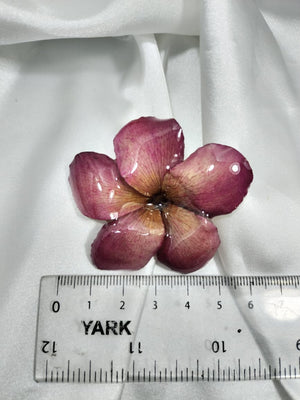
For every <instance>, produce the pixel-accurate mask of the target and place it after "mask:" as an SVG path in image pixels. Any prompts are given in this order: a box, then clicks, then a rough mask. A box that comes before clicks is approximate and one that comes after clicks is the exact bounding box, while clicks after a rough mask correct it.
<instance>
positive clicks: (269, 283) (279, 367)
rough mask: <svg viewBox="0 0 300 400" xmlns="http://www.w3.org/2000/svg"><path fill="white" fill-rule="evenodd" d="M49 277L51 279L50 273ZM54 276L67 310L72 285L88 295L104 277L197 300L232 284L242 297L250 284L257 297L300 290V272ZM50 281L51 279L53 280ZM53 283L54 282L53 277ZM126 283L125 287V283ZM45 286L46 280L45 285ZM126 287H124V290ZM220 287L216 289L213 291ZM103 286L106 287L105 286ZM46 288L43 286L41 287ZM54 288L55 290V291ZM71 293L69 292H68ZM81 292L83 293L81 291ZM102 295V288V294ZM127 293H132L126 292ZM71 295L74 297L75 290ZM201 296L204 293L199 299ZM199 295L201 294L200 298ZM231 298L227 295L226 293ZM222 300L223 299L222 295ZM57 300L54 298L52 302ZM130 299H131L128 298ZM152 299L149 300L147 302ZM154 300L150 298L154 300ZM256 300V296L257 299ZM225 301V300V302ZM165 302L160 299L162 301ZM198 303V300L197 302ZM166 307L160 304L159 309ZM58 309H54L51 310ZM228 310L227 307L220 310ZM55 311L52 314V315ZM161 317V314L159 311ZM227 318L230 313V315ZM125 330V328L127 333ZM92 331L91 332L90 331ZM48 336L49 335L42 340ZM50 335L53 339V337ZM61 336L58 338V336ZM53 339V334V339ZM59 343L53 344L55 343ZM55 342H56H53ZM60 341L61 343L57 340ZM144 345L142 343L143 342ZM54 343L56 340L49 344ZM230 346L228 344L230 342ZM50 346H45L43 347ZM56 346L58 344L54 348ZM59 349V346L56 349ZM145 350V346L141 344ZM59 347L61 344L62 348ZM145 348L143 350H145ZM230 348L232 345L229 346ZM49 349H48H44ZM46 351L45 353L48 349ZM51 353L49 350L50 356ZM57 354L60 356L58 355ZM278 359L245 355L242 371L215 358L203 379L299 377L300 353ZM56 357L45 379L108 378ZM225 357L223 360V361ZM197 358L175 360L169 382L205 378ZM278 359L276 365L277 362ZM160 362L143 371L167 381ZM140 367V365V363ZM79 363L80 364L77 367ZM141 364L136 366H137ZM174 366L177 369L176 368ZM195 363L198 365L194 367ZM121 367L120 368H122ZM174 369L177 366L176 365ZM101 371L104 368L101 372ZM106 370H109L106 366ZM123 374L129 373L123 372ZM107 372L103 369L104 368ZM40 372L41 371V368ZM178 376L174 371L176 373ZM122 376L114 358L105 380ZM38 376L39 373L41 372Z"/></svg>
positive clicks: (110, 282) (105, 282) (109, 282)
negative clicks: (59, 363)
mask: <svg viewBox="0 0 300 400" xmlns="http://www.w3.org/2000/svg"><path fill="white" fill-rule="evenodd" d="M46 278H47V277H46ZM50 278H55V282H54V285H53V283H52V286H51V287H52V291H53V292H54V294H56V296H59V302H60V304H61V310H60V311H62V310H63V307H62V305H63V301H64V298H65V297H64V292H65V291H67V290H68V288H71V289H72V288H73V289H75V290H76V289H78V290H80V286H82V287H86V288H87V289H89V291H88V290H87V291H86V295H89V296H92V294H93V295H95V296H96V292H94V289H96V286H99V281H100V284H101V286H102V287H104V286H105V287H106V289H109V290H112V289H113V290H116V288H117V287H118V288H120V289H121V290H122V295H123V296H124V295H125V286H126V287H127V286H131V287H133V288H135V289H137V288H139V289H140V288H141V287H142V286H144V285H147V286H150V285H153V286H154V293H155V295H156V296H157V295H160V292H159V289H160V288H161V287H167V288H170V287H171V289H172V288H175V287H176V293H177V290H180V291H181V292H178V293H183V294H184V293H185V294H186V295H187V296H190V297H191V299H192V301H193V298H194V297H193V296H196V295H197V296H198V295H200V296H201V293H203V292H206V290H207V293H209V295H211V294H212V293H215V292H216V291H217V290H218V291H219V295H220V296H223V288H224V287H225V288H226V287H228V288H229V287H231V288H235V289H238V295H239V296H240V290H241V293H242V294H243V296H245V293H247V292H245V289H247V288H248V290H249V292H250V295H251V296H252V295H254V296H256V293H257V292H256V290H254V288H256V287H257V288H260V287H261V289H259V290H260V292H259V295H261V290H263V289H264V288H265V290H272V291H274V290H275V292H274V294H275V295H276V296H278V297H277V298H278V299H279V298H280V297H279V291H280V295H282V296H284V295H285V294H286V291H287V290H288V288H290V289H295V288H299V285H298V283H299V276H263V277H245V276H244V277H239V276H235V277H222V276H215V277H211V276H197V275H196V276H185V275H184V276H155V275H154V276H153V275H152V276H143V275H142V276H139V275H136V276H130V275H128V276H119V275H116V276H114V275H111V276H109V275H107V276H104V277H101V276H96V275H93V276H84V275H79V276H76V275H69V276H68V275H59V276H56V277H48V279H50ZM45 281H46V279H45V278H43V282H45ZM49 282H50V281H49ZM52 282H53V281H52ZM125 284H126V285H125ZM43 285H44V283H43ZM191 285H192V286H195V289H196V286H199V288H203V290H201V291H200V292H199V289H198V291H197V292H196V291H195V290H194V289H193V290H192V291H191V290H190V288H191ZM48 286H49V287H50V285H48ZM209 287H211V288H212V289H213V290H214V291H213V292H212V291H209ZM123 288H124V289H123ZM214 288H215V289H214ZM100 289H101V287H100ZM41 290H42V289H41ZM276 290H278V292H277V294H276ZM53 292H52V293H53ZM66 293H69V292H66ZM81 293H84V292H82V291H81ZM100 293H101V292H100ZM126 294H127V293H126ZM71 296H73V295H72V294H71ZM204 296H208V294H205V295H204ZM198 298H200V297H198ZM243 298H245V300H246V296H245V297H241V299H242V300H243ZM195 299H196V298H195ZM225 299H226V297H225ZM222 300H223V297H222ZM52 301H53V300H52ZM125 301H126V299H125ZM147 301H148V300H147ZM149 301H150V300H149ZM159 301H160V297H159ZM254 301H255V298H254ZM222 303H223V301H222ZM160 304H161V303H160ZM193 304H194V303H193ZM160 310H161V308H160ZM52 312H53V309H52ZM54 312H55V314H53V317H54V316H55V315H60V313H59V314H56V313H57V312H58V311H54ZM221 312H223V311H221ZM254 312H259V311H257V309H256V308H255V309H254ZM51 315H52V314H51ZM155 315H156V314H155ZM225 316H226V314H225ZM92 318H93V316H91V319H92ZM124 332H126V331H124ZM90 333H91V331H90ZM43 339H48V338H47V337H46V338H43ZM50 339H51V338H49V339H48V340H50ZM58 339H59V338H58ZM52 340H53V338H52ZM225 341H226V337H225ZM55 342H56V344H57V338H56V337H55ZM55 342H53V343H54V346H55ZM50 343H52V342H50ZM58 343H59V341H58ZM142 343H143V342H142ZM50 345H51V344H50ZM56 346H57V345H56ZM49 347H50V346H48V347H47V349H49ZM226 347H227V346H226ZM44 348H45V347H44ZM53 348H55V347H53ZM56 348H57V347H56ZM142 349H143V347H142ZM59 350H60V348H59ZM143 350H144V349H143ZM227 350H228V348H227ZM43 352H44V351H43ZM44 353H46V352H44ZM49 355H50V354H49ZM58 355H60V354H59V353H58ZM274 356H275V358H274V362H272V363H270V364H267V365H266V367H263V366H262V361H261V358H258V365H257V368H253V367H252V366H251V365H247V363H244V361H245V360H243V363H242V361H241V359H240V358H238V359H237V358H236V360H237V361H238V368H237V370H236V371H235V370H233V369H231V366H230V365H226V364H225V365H224V364H223V362H222V364H223V365H221V360H220V359H217V358H215V362H216V365H215V368H211V366H210V367H208V368H207V376H205V375H206V374H205V373H204V370H205V371H206V368H205V369H204V370H202V375H201V378H202V380H205V379H207V380H208V381H209V380H212V381H216V380H217V381H222V380H231V379H232V372H233V374H234V379H238V380H246V379H248V380H256V379H265V380H266V379H283V378H285V379H286V378H290V379H295V378H297V377H299V376H300V357H297V359H296V360H297V362H296V363H295V362H294V361H292V360H289V361H292V362H290V363H288V362H287V363H286V361H288V360H286V359H285V358H283V359H282V357H281V356H277V361H276V355H274ZM142 357H143V356H141V358H139V360H141V359H142V360H143V358H142ZM52 360H54V358H51V359H50V358H49V361H48V359H47V360H45V361H44V360H43V362H44V364H43V365H44V367H43V369H44V371H42V374H41V376H42V377H43V380H44V381H45V382H49V381H50V382H58V381H59V382H60V381H61V382H70V381H72V377H73V381H75V372H76V378H77V381H78V382H79V383H82V382H83V383H87V382H92V381H93V379H94V381H95V382H96V381H99V382H102V381H103V377H101V376H100V375H99V379H98V376H97V371H96V370H94V368H93V369H92V365H91V363H92V360H89V362H88V361H87V365H86V366H85V367H84V366H83V365H80V366H78V365H77V366H76V365H74V367H73V365H72V368H71V360H70V359H69V360H67V365H66V364H65V367H64V368H63V369H58V368H57V367H52V365H53V364H52ZM222 360H223V359H222ZM195 361H196V366H195V364H194V367H191V366H190V365H188V366H187V365H184V364H183V363H182V362H181V358H180V359H176V363H175V365H174V364H173V371H172V370H170V374H169V378H170V380H172V379H173V380H174V379H175V381H187V382H188V381H190V380H192V381H193V380H197V381H199V380H200V364H199V359H197V360H195ZM274 363H275V364H274ZM158 365H159V359H156V360H154V364H153V366H152V369H151V371H147V370H146V371H145V369H144V371H145V372H144V375H146V378H147V381H149V382H150V381H154V382H157V381H161V380H162V379H163V372H164V374H165V376H164V379H165V381H166V380H168V376H166V374H167V373H168V371H167V369H164V366H163V365H162V367H163V368H162V369H158V367H157V366H158ZM137 366H138V364H135V362H134V361H133V364H132V377H131V373H130V372H129V371H126V373H127V376H128V372H129V376H128V379H129V381H133V382H134V381H136V380H137V377H140V378H141V375H142V369H141V370H140V369H139V367H137ZM139 366H140V364H139ZM203 366H204V367H207V365H205V364H204V365H203ZM76 367H79V368H76ZM136 367H137V368H136ZM174 367H175V369H174ZM195 367H196V369H195ZM120 368H121V366H120ZM171 369H172V367H171ZM98 371H99V370H98ZM103 371H105V369H104V370H103ZM122 372H123V374H124V371H122ZM101 373H102V371H101ZM36 374H37V371H36ZM172 374H173V375H172ZM120 375H121V371H118V370H116V369H115V368H114V365H113V360H112V361H111V369H109V368H108V369H107V370H106V371H105V381H106V382H115V381H120ZM37 376H38V375H37Z"/></svg>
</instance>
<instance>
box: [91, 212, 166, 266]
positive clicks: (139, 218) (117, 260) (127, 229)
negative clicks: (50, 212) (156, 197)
mask: <svg viewBox="0 0 300 400" xmlns="http://www.w3.org/2000/svg"><path fill="white" fill-rule="evenodd" d="M164 234H165V229H164V225H163V222H162V218H161V214H160V212H159V211H158V210H154V209H153V210H152V209H148V208H143V209H140V210H137V211H134V212H132V213H130V214H127V215H125V216H123V217H121V218H120V219H118V220H117V221H112V222H109V223H107V224H106V225H104V226H103V228H102V229H101V231H100V232H99V234H98V236H97V237H96V239H95V241H94V243H93V244H92V253H91V254H92V260H93V262H94V264H95V265H96V266H97V267H98V268H100V269H112V270H115V269H132V270H137V269H139V268H142V267H144V266H145V265H146V264H147V262H148V261H149V260H150V259H151V257H152V256H153V255H155V254H156V252H157V250H158V248H159V247H160V245H161V243H162V241H163V238H164Z"/></svg>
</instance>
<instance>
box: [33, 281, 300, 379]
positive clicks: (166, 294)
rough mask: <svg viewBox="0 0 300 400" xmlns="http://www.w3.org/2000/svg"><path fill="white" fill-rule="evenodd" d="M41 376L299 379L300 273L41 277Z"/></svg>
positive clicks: (37, 365)
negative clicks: (273, 274) (298, 274)
mask: <svg viewBox="0 0 300 400" xmlns="http://www.w3.org/2000/svg"><path fill="white" fill-rule="evenodd" d="M34 374H35V376H34V378H35V380H36V381H38V382H48V383H52V382H68V383H72V382H76V383H78V382H79V383H116V382H181V381H185V382H186V381H204V380H206V381H216V382H218V381H245V380H268V379H295V378H299V377H300V277H299V276H205V275H204V276H199V275H187V276H184V275H171V276H169V275H168V276H166V275H154V276H145V275H95V276H90V275H89V276H87V275H79V276H45V277H43V278H42V279H41V284H40V296H39V310H38V321H37V335H36V354H35V372H34Z"/></svg>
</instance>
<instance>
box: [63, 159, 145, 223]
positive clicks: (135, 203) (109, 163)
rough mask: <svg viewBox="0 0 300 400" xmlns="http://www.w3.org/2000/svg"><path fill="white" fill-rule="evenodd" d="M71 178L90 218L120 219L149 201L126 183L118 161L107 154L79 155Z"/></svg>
mask: <svg viewBox="0 0 300 400" xmlns="http://www.w3.org/2000/svg"><path fill="white" fill-rule="evenodd" d="M69 181H70V185H71V188H72V192H73V196H74V198H75V201H76V203H77V206H78V208H79V209H80V211H81V212H82V213H83V214H84V215H86V216H88V217H90V218H95V219H116V218H118V217H119V216H121V215H124V214H127V213H129V212H131V211H133V210H136V209H138V208H140V207H142V206H143V205H144V204H145V203H146V201H147V199H146V198H145V197H144V196H142V195H141V194H140V193H138V192H136V191H135V190H134V189H133V188H131V187H130V186H128V185H127V183H126V182H124V180H123V179H122V177H121V176H120V174H119V172H118V168H117V165H116V162H115V161H114V160H112V159H111V158H109V157H107V156H106V155H104V154H98V153H93V152H84V153H80V154H77V156H76V157H75V158H74V160H73V162H72V163H71V165H70V177H69Z"/></svg>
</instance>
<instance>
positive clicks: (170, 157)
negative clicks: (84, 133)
mask: <svg viewBox="0 0 300 400" xmlns="http://www.w3.org/2000/svg"><path fill="white" fill-rule="evenodd" d="M114 146H115V153H116V160H112V159H111V158H109V157H107V156H106V155H104V154H98V153H94V152H84V153H80V154H78V155H77V156H76V157H75V158H74V160H73V162H72V163H71V165H70V178H69V180H70V184H71V188H72V191H73V195H74V198H75V201H76V203H77V205H78V207H79V209H80V210H81V212H82V213H83V214H84V215H86V216H88V217H90V218H94V219H100V220H111V221H110V222H107V223H106V224H105V225H104V226H103V227H102V229H101V230H100V232H99V234H98V236H97V237H96V239H95V241H94V242H93V244H92V260H93V262H94V264H95V265H96V266H97V267H98V268H101V269H134V270H136V269H139V268H142V267H143V266H144V265H146V263H147V262H148V261H149V260H150V259H151V257H152V256H154V255H156V254H157V256H158V259H159V260H160V261H161V262H162V263H164V264H166V265H167V266H168V267H170V268H171V269H173V270H176V271H179V272H182V273H189V272H193V271H195V270H197V269H199V268H201V267H202V266H204V265H205V263H206V262H207V261H208V260H210V259H211V258H212V257H213V256H214V254H215V252H216V250H217V248H218V246H219V244H220V239H219V235H218V231H217V228H216V227H215V225H214V224H213V223H212V221H211V219H210V218H212V217H214V216H216V215H220V214H228V213H230V212H232V211H233V210H234V209H235V208H236V207H237V206H238V205H239V204H240V203H241V201H242V200H243V198H244V196H245V195H246V194H247V191H248V187H249V185H250V183H251V182H252V180H253V173H252V169H251V167H250V165H249V163H248V161H247V160H246V159H245V157H244V156H243V155H242V154H241V153H239V152H238V151H237V150H235V149H233V148H232V147H229V146H225V145H221V144H215V143H211V144H207V145H205V146H203V147H201V148H199V149H198V150H196V151H195V152H194V153H193V154H191V155H190V156H189V157H188V158H187V159H186V160H185V161H183V157H184V137H183V132H182V129H181V127H180V126H179V124H178V123H177V122H176V121H175V120H174V119H169V120H159V119H156V118H154V117H143V118H140V119H138V120H135V121H131V122H130V123H129V124H127V125H126V126H125V127H124V128H122V129H121V131H120V132H119V133H118V134H117V135H116V137H115V139H114Z"/></svg>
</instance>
